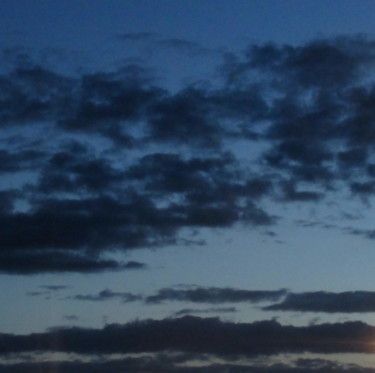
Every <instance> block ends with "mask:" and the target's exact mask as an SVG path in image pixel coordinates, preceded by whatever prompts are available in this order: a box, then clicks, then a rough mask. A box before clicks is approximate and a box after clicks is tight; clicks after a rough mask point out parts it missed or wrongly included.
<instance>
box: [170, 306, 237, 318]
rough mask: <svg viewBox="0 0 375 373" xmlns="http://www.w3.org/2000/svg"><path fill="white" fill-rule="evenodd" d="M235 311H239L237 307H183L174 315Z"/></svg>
mask: <svg viewBox="0 0 375 373" xmlns="http://www.w3.org/2000/svg"><path fill="white" fill-rule="evenodd" d="M234 312H237V309H236V308H235V307H213V308H205V309H199V308H183V309H182V310H179V311H177V312H175V313H174V314H173V315H174V316H184V315H197V314H203V313H234Z"/></svg>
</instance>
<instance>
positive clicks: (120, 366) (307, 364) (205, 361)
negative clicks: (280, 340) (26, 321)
mask: <svg viewBox="0 0 375 373" xmlns="http://www.w3.org/2000/svg"><path fill="white" fill-rule="evenodd" d="M189 360H190V361H192V362H193V365H192V366H190V365H189ZM233 360H235V359H233V358H232V361H228V362H222V363H215V362H214V361H211V360H210V359H209V358H208V357H207V356H205V355H203V356H202V355H199V354H168V353H159V354H154V355H147V356H139V357H138V356H136V357H125V358H122V359H105V358H103V357H101V358H97V359H96V361H85V362H84V361H79V360H76V361H70V362H66V361H54V362H23V363H16V364H0V370H1V372H4V373H8V372H9V373H14V372H16V373H26V372H31V371H38V372H42V373H44V372H51V371H55V370H58V371H59V372H61V373H81V372H84V373H86V372H96V373H104V372H121V371H131V372H145V373H157V372H161V371H164V372H165V371H168V372H171V373H214V372H219V373H223V372H242V373H268V372H271V373H324V372H327V371H328V372H332V373H342V372H346V373H374V369H372V368H365V367H361V366H359V365H356V364H342V363H339V362H334V361H330V360H324V359H303V358H300V359H298V360H296V362H295V363H294V364H288V363H274V364H267V365H266V364H259V363H254V364H252V363H250V364H245V363H244V362H242V361H238V362H237V361H235V362H234V361H233Z"/></svg>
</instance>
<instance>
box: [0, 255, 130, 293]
mask: <svg viewBox="0 0 375 373" xmlns="http://www.w3.org/2000/svg"><path fill="white" fill-rule="evenodd" d="M125 268H126V265H125V266H124V264H123V263H120V262H117V261H115V260H109V259H100V258H96V257H92V256H89V255H86V254H83V253H81V254H80V253H77V252H71V251H56V250H43V251H42V250H41V251H39V250H33V251H22V250H6V251H2V252H0V273H6V274H20V275H28V274H37V273H46V272H48V273H64V272H84V273H90V272H102V271H109V270H111V271H113V270H123V269H125ZM34 295H36V294H35V293H34Z"/></svg>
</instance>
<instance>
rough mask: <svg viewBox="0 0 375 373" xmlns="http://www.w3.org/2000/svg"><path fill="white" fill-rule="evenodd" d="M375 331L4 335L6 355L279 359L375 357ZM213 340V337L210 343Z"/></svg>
mask: <svg viewBox="0 0 375 373" xmlns="http://www.w3.org/2000/svg"><path fill="white" fill-rule="evenodd" d="M374 334H375V330H374V328H373V327H372V326H369V325H367V324H365V323H362V322H345V323H336V324H321V325H310V326H305V327H296V326H283V325H281V324H279V323H277V322H276V321H261V322H254V323H231V322H223V321H220V320H219V319H216V318H206V319H204V318H199V317H193V316H185V317H183V318H178V319H164V320H158V321H156V320H148V321H139V322H133V323H129V324H124V325H118V324H112V325H108V326H106V327H104V328H103V329H82V328H65V329H59V330H54V331H49V332H46V333H37V334H30V335H23V336H21V335H12V334H2V335H1V338H0V340H1V343H0V352H1V353H2V354H8V353H15V352H27V351H36V350H38V351H61V352H75V353H84V354H98V353H103V354H111V353H139V352H162V351H166V350H169V351H180V352H188V353H210V354H214V355H217V356H230V355H232V354H236V355H245V356H260V355H273V354H279V353H300V352H314V353H325V354H326V353H372V351H373V347H372V342H373V340H374ZM210 336H214V338H211V337H210Z"/></svg>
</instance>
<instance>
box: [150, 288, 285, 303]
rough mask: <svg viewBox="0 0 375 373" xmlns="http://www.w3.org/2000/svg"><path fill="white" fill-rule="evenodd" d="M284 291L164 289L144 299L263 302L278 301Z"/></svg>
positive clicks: (158, 300) (194, 301)
mask: <svg viewBox="0 0 375 373" xmlns="http://www.w3.org/2000/svg"><path fill="white" fill-rule="evenodd" d="M285 293H286V290H283V289H282V290H276V291H265V290H264V291H263V290H241V289H233V288H216V287H211V288H204V287H196V288H192V289H173V288H165V289H161V290H159V291H158V293H157V294H156V295H150V296H147V297H146V298H145V300H146V302H147V303H159V302H163V301H183V302H193V303H212V304H216V303H225V302H253V303H257V302H264V301H272V300H276V299H279V298H280V297H282V296H283V295H285Z"/></svg>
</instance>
